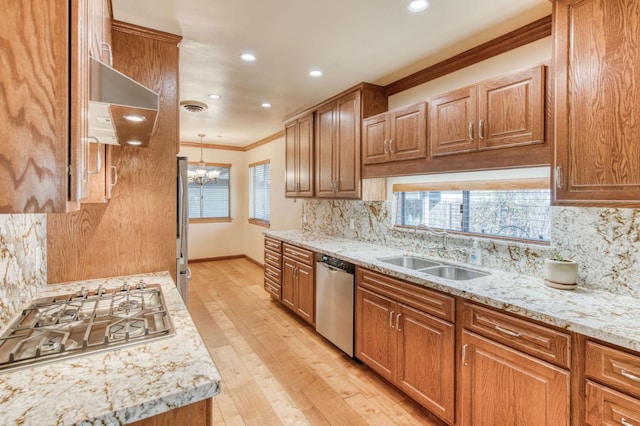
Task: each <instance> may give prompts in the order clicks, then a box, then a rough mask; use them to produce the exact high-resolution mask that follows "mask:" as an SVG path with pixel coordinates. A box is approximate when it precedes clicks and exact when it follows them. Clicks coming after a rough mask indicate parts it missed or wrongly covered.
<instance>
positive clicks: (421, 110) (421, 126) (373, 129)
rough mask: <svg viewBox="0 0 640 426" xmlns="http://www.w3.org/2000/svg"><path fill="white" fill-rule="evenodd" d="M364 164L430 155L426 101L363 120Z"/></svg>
mask: <svg viewBox="0 0 640 426" xmlns="http://www.w3.org/2000/svg"><path fill="white" fill-rule="evenodd" d="M362 132H363V134H362V149H363V153H362V164H364V165H366V164H379V163H389V162H394V161H401V160H413V159H418V158H425V157H426V156H427V104H426V102H421V103H419V104H416V105H412V106H409V107H405V108H402V109H397V110H394V111H390V112H386V113H383V114H378V115H375V116H373V117H369V118H367V119H365V120H363V122H362Z"/></svg>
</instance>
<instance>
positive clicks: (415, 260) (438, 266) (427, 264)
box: [378, 256, 487, 281]
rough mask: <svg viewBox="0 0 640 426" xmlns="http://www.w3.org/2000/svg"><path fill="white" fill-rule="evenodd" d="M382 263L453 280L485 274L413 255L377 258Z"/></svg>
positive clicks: (463, 279)
mask: <svg viewBox="0 0 640 426" xmlns="http://www.w3.org/2000/svg"><path fill="white" fill-rule="evenodd" d="M378 260H380V261H381V262H383V263H388V264H390V265H395V266H400V267H402V268H406V269H410V270H412V271H416V272H422V273H425V274H428V275H433V276H436V277H442V278H447V279H450V280H454V281H466V280H472V279H474V278H480V277H484V276H487V274H486V273H484V272H478V271H473V270H471V269H466V268H462V267H459V266H451V265H446V264H442V263H438V262H433V261H431V260H427V259H423V258H421V257H415V256H394V257H386V258H382V259H378Z"/></svg>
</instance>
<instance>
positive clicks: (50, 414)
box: [0, 272, 221, 426]
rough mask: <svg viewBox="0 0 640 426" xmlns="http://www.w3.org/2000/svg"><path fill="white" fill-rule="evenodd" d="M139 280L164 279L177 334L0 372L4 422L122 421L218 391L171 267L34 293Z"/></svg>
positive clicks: (48, 293)
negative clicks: (170, 272) (168, 271)
mask: <svg viewBox="0 0 640 426" xmlns="http://www.w3.org/2000/svg"><path fill="white" fill-rule="evenodd" d="M141 281H142V282H144V283H146V284H153V283H156V284H160V285H161V286H162V291H163V294H164V299H165V302H166V304H167V310H168V311H169V315H170V318H171V321H172V322H173V326H174V329H175V334H174V335H171V336H167V337H163V338H159V339H155V340H150V341H143V342H140V343H135V344H132V345H130V346H124V347H121V348H117V347H116V348H112V349H107V350H104V351H98V352H94V353H88V354H86V355H82V356H78V357H72V358H67V359H61V360H58V361H51V362H46V363H42V364H37V365H34V366H32V367H24V368H19V369H16V370H9V371H6V372H2V373H0V419H2V420H1V423H2V424H3V425H13V424H21V425H39V426H41V425H68V424H81V425H119V424H125V423H130V422H133V421H137V420H140V419H144V418H147V417H151V416H154V415H157V414H161V413H163V412H166V411H169V410H172V409H174V408H178V407H182V406H185V405H188V404H192V403H195V402H198V401H201V400H204V399H207V398H210V397H212V396H214V395H217V394H218V393H220V381H221V379H220V374H219V373H218V370H217V369H216V367H215V365H214V363H213V361H212V360H211V357H210V355H209V353H208V351H207V348H206V346H205V345H204V342H203V341H202V338H201V337H200V335H199V334H198V331H197V330H196V327H195V325H194V323H193V321H192V320H191V317H190V316H189V313H188V311H187V308H186V307H185V305H184V303H183V302H182V299H181V297H180V294H179V293H178V291H177V289H176V286H175V284H174V283H173V280H172V279H171V276H170V275H169V274H168V273H166V272H162V273H152V274H142V275H131V276H125V277H114V278H105V279H94V280H87V281H79V282H73V283H65V284H58V285H49V286H47V287H46V288H45V289H44V291H43V292H41V293H40V294H38V297H44V296H51V295H56V294H69V293H72V292H78V291H79V290H80V288H81V287H83V286H84V287H86V288H87V289H95V288H97V287H98V286H99V285H101V284H102V285H103V286H104V287H105V288H106V289H111V288H116V287H121V286H122V285H123V284H126V283H128V284H131V285H136V284H137V283H140V282H141Z"/></svg>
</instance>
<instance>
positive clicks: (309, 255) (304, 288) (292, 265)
mask: <svg viewBox="0 0 640 426" xmlns="http://www.w3.org/2000/svg"><path fill="white" fill-rule="evenodd" d="M282 251H283V253H284V256H283V258H282V304H283V305H285V306H286V307H287V308H289V309H291V310H292V311H293V312H295V313H296V314H298V316H300V318H302V319H304V320H305V321H307V322H308V323H309V324H311V325H315V320H316V317H315V310H316V309H315V307H316V286H315V279H314V273H313V252H311V251H309V250H305V249H302V248H299V247H296V246H292V245H290V244H286V243H285V244H283V250H282Z"/></svg>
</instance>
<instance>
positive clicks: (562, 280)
mask: <svg viewBox="0 0 640 426" xmlns="http://www.w3.org/2000/svg"><path fill="white" fill-rule="evenodd" d="M577 280H578V263H577V262H576V261H574V260H571V259H566V258H564V257H563V256H562V255H561V254H556V255H555V256H553V257H552V258H547V259H545V260H544V283H545V284H547V285H548V286H550V287H554V288H560V289H565V290H572V289H574V288H576V281H577Z"/></svg>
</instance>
